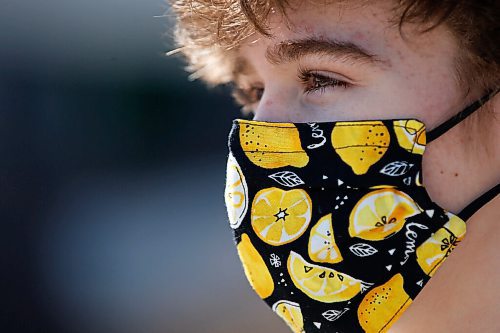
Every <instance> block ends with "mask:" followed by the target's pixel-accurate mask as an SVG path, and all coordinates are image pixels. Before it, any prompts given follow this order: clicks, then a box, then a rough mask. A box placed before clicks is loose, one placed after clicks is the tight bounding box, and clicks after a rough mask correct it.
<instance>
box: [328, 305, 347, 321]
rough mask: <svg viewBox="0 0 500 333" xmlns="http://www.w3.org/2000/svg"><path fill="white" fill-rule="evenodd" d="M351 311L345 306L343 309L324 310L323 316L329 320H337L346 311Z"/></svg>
mask: <svg viewBox="0 0 500 333" xmlns="http://www.w3.org/2000/svg"><path fill="white" fill-rule="evenodd" d="M347 311H349V308H344V309H343V310H328V311H325V312H323V313H322V314H323V317H325V319H326V320H328V321H335V320H337V319H339V318H340V316H342V315H343V314H344V313H346V312H347Z"/></svg>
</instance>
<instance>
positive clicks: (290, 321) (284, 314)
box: [272, 300, 305, 333]
mask: <svg viewBox="0 0 500 333" xmlns="http://www.w3.org/2000/svg"><path fill="white" fill-rule="evenodd" d="M272 309H273V311H274V312H275V313H276V314H277V315H278V316H279V317H280V318H281V319H283V320H284V321H285V322H286V323H287V325H288V326H289V327H290V328H291V329H292V331H293V333H305V331H304V318H303V316H302V311H301V309H300V305H299V304H298V303H295V302H290V301H286V300H280V301H278V302H276V303H274V305H273V306H272Z"/></svg>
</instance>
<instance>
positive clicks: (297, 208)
mask: <svg viewBox="0 0 500 333" xmlns="http://www.w3.org/2000/svg"><path fill="white" fill-rule="evenodd" d="M330 135H331V138H329V136H330ZM425 137H426V136H425V128H424V127H423V124H422V123H420V122H418V121H413V120H381V121H359V122H335V123H334V122H332V123H326V122H325V123H319V122H318V123H295V124H292V123H269V122H260V121H248V120H238V121H235V123H234V126H233V129H232V133H231V136H230V140H229V147H230V154H229V157H228V164H227V173H226V187H225V193H224V194H225V202H226V206H227V212H228V216H229V222H230V227H231V228H230V229H231V231H232V233H233V235H234V239H235V241H236V244H237V250H238V254H239V258H240V260H241V262H242V264H243V268H244V272H245V275H246V277H247V279H248V281H249V282H250V285H251V286H252V288H253V289H254V290H255V292H256V293H257V294H258V295H259V297H260V298H262V299H263V301H264V302H265V303H266V304H267V305H268V306H269V307H271V308H272V310H274V312H275V313H276V314H277V315H278V316H279V317H280V318H282V320H284V321H285V323H286V324H287V325H288V326H289V328H290V330H291V331H293V332H294V333H305V332H307V333H312V332H319V333H322V332H352V333H358V332H365V333H366V332H386V331H388V330H389V329H390V327H391V326H392V325H393V324H394V323H395V322H396V320H398V318H399V317H400V316H401V314H402V313H403V312H404V311H405V310H406V309H407V308H408V306H409V305H410V304H411V303H412V299H415V298H416V297H417V295H418V294H419V293H420V292H421V290H422V289H423V288H424V287H425V285H426V284H427V282H428V281H429V279H430V278H431V277H432V276H433V275H434V274H435V272H436V271H437V270H438V269H439V267H440V266H441V265H442V264H443V263H444V262H445V259H446V258H448V257H449V256H450V255H453V254H452V251H453V249H454V248H455V247H456V246H459V244H460V241H461V240H462V239H463V237H464V235H465V231H466V230H465V222H464V221H463V220H462V219H460V218H459V217H457V216H455V215H453V214H451V213H447V212H446V211H445V210H443V209H442V208H440V207H439V206H437V205H436V204H435V203H434V202H432V200H431V199H430V198H429V195H428V194H427V193H426V189H425V187H424V186H423V184H422V180H421V175H422V155H421V154H422V153H423V152H424V148H425ZM329 139H331V144H330V143H329ZM228 229H229V228H228Z"/></svg>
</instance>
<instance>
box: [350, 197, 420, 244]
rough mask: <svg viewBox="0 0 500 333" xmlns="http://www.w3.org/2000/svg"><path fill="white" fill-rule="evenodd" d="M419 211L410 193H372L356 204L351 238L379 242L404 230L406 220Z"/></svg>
mask: <svg viewBox="0 0 500 333" xmlns="http://www.w3.org/2000/svg"><path fill="white" fill-rule="evenodd" d="M420 212H421V211H420V208H419V207H418V206H417V204H416V203H415V201H413V199H412V198H410V197H409V196H408V195H407V194H405V193H403V192H401V191H398V190H395V189H392V188H384V189H380V190H375V191H372V192H369V193H368V194H366V195H365V196H363V197H362V198H361V199H359V201H358V202H357V203H356V205H355V206H354V208H353V209H352V211H351V214H350V216H349V235H350V236H351V237H358V238H361V239H366V240H372V241H378V240H383V239H386V238H387V237H390V236H392V235H394V234H395V233H396V232H398V231H399V230H401V228H403V226H404V224H405V222H406V219H407V218H408V217H410V216H413V215H416V214H419V213H420Z"/></svg>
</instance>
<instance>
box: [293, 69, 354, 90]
mask: <svg viewBox="0 0 500 333" xmlns="http://www.w3.org/2000/svg"><path fill="white" fill-rule="evenodd" d="M299 79H300V81H301V83H302V84H303V85H304V92H305V93H306V94H310V93H314V92H319V93H323V92H324V91H325V90H326V89H333V88H337V87H340V88H347V87H350V86H351V84H350V83H349V82H346V81H342V80H339V79H337V78H334V77H331V76H329V74H326V72H318V71H310V70H306V69H300V70H299Z"/></svg>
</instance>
